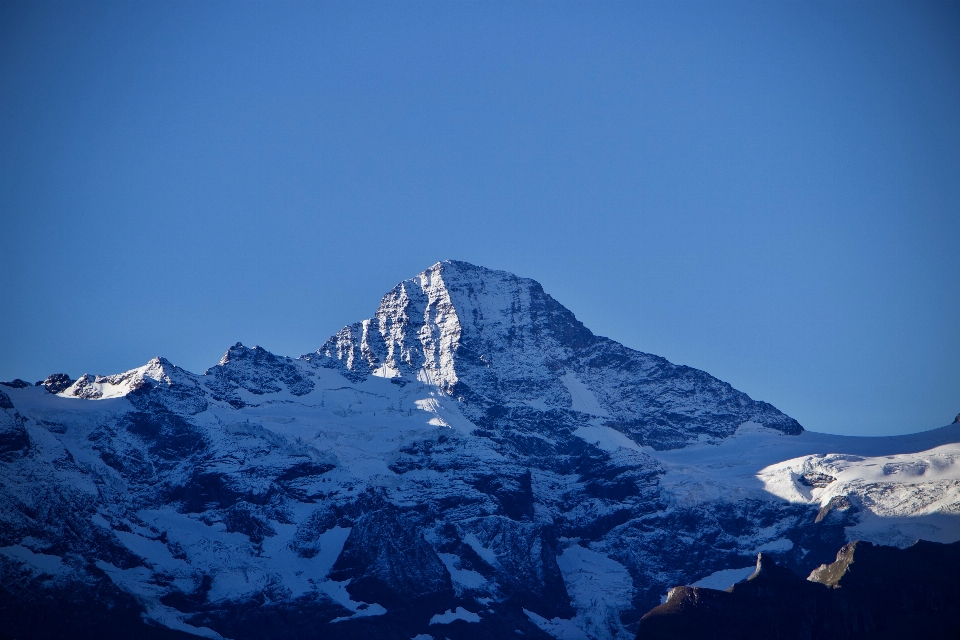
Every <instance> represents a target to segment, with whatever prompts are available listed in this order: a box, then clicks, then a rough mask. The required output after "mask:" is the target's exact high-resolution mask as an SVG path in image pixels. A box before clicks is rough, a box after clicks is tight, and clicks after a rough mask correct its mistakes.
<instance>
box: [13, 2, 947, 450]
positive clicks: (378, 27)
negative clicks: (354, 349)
mask: <svg viewBox="0 0 960 640" xmlns="http://www.w3.org/2000/svg"><path fill="white" fill-rule="evenodd" d="M958 7H960V4H957V3H946V2H944V3H924V2H918V1H916V0H911V1H909V2H902V3H895V4H884V3H878V2H865V3H853V2H836V1H830V2H824V3H815V2H771V1H763V2H758V3H748V4H736V3H729V2H723V3H716V2H708V3H702V4H701V3H693V2H662V3H661V2H646V3H643V2H641V3H636V2H630V3H615V2H606V3H600V2H589V3H588V2H584V3H566V2H538V3H533V2H530V3H522V2H509V3H502V4H498V3H495V2H486V1H485V2H477V3H473V2H436V3H434V2H410V3H395V2H390V3H383V4H370V3H356V2H344V3H322V2H320V3H305V4H299V3H293V2H269V3H255V2H240V3H204V2H184V3H176V2H166V1H165V2H157V3H149V2H147V3H143V2H120V3H116V4H104V3H79V2H68V3H65V4H61V5H55V4H44V3H41V2H33V1H31V2H28V3H22V4H19V3H11V2H7V1H3V2H2V3H0V162H2V168H0V379H2V380H8V379H11V378H14V377H21V378H25V379H28V380H30V381H35V380H37V379H40V378H43V377H45V376H46V375H48V374H50V373H53V372H61V371H62V372H66V373H68V374H70V375H71V376H73V377H77V376H78V375H80V374H82V373H84V372H89V373H102V374H108V373H116V372H120V371H124V370H126V369H130V368H133V367H135V366H139V365H141V364H143V363H144V362H146V361H147V360H148V359H149V358H151V357H153V356H155V355H163V356H166V357H167V358H169V359H170V360H172V361H173V362H175V363H177V364H179V365H181V366H183V367H185V368H187V369H189V370H192V371H197V372H201V371H203V370H204V369H206V368H207V367H208V366H212V365H213V364H215V363H216V362H217V360H218V359H219V358H220V356H221V355H222V353H223V352H224V351H225V350H226V349H227V348H228V347H229V346H230V345H231V344H233V343H234V342H237V341H238V340H239V341H242V342H243V343H245V344H248V345H254V344H259V345H262V346H263V347H265V348H267V349H270V350H271V351H274V352H276V353H280V354H285V355H293V356H296V355H299V354H302V353H306V352H309V351H313V350H315V349H316V348H317V347H318V346H320V344H322V343H323V341H324V340H325V339H326V338H327V337H328V336H330V335H331V334H333V333H334V332H335V331H336V330H338V329H339V328H340V327H341V326H343V325H345V324H347V323H350V322H353V321H356V320H360V319H362V318H367V317H369V316H370V315H372V313H373V311H374V310H375V308H376V305H377V303H378V302H379V300H380V297H381V296H382V294H383V293H385V292H386V291H387V290H388V289H389V288H390V287H392V286H393V285H394V284H396V283H397V282H398V281H400V280H402V279H404V278H408V277H411V276H413V275H414V274H416V273H418V272H419V271H421V270H423V269H424V268H426V267H427V266H429V265H431V264H432V263H434V262H436V261H437V260H441V259H446V258H455V259H461V260H467V261H470V262H473V263H477V264H482V265H485V266H488V267H492V268H498V269H505V270H508V271H512V272H514V273H517V274H520V275H524V276H529V277H533V278H535V279H537V280H539V281H540V282H541V283H542V284H543V285H544V288H545V289H546V290H547V291H548V292H549V293H551V294H552V295H553V296H554V297H555V298H557V299H558V300H559V301H560V302H561V303H563V304H564V305H566V306H567V307H569V308H570V309H571V310H573V311H574V313H576V314H577V316H578V317H579V318H580V319H581V320H583V321H584V322H585V323H586V325H587V326H588V327H590V328H591V329H592V330H593V331H594V332H596V333H598V334H601V335H606V336H609V337H611V338H614V339H616V340H619V341H620V342H623V343H624V344H626V345H628V346H630V347H633V348H636V349H640V350H643V351H648V352H651V353H656V354H659V355H662V356H665V357H667V358H669V359H670V360H672V361H674V362H677V363H682V364H687V365H691V366H694V367H698V368H701V369H704V370H706V371H708V372H710V373H711V374H713V375H715V376H717V377H719V378H721V379H723V380H726V381H728V382H730V383H731V384H733V385H734V386H735V387H737V388H739V389H741V390H743V391H746V392H747V393H749V394H750V395H751V396H753V397H754V398H758V399H762V400H766V401H769V402H771V403H773V404H774V405H775V406H777V407H778V408H780V409H782V410H783V411H785V412H786V413H788V414H790V415H791V416H793V417H795V418H797V419H798V420H799V421H800V423H801V424H803V425H804V426H806V427H807V428H808V429H812V430H816V431H828V432H835V433H849V434H864V435H868V434H876V435H880V434H892V433H901V432H909V431H919V430H924V429H929V428H934V427H938V426H941V425H944V424H947V423H949V422H951V421H952V420H953V418H954V416H955V415H956V414H957V412H960V9H958Z"/></svg>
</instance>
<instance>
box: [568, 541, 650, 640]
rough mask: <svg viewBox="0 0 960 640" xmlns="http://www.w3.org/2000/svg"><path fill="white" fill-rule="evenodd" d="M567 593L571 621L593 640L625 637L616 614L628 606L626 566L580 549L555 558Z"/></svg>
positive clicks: (629, 586)
mask: <svg viewBox="0 0 960 640" xmlns="http://www.w3.org/2000/svg"><path fill="white" fill-rule="evenodd" d="M557 565H559V567H560V573H561V574H562V575H563V582H564V584H566V587H567V593H569V594H570V598H571V600H572V601H573V606H574V608H576V610H577V615H576V617H574V619H573V621H574V623H575V624H576V626H577V627H579V628H580V629H581V630H582V631H583V632H584V633H585V634H586V635H587V636H589V637H593V638H624V639H626V638H629V637H630V634H629V633H627V630H626V629H624V628H623V624H622V623H621V622H620V612H621V611H622V610H624V609H628V608H629V607H630V599H631V598H632V597H633V579H632V578H631V577H630V573H629V572H628V571H627V569H626V567H624V566H623V565H622V564H620V563H619V562H617V561H616V560H613V559H611V558H609V557H607V556H605V555H604V554H602V553H598V552H596V551H593V550H591V549H586V548H584V547H580V546H572V547H569V548H567V549H566V550H565V551H564V552H563V553H562V554H561V555H560V556H558V557H557Z"/></svg>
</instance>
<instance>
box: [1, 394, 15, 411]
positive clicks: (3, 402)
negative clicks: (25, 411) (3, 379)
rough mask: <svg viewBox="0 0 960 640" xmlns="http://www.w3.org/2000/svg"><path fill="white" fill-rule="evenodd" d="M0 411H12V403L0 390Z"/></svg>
mask: <svg viewBox="0 0 960 640" xmlns="http://www.w3.org/2000/svg"><path fill="white" fill-rule="evenodd" d="M0 409H13V401H12V400H10V396H8V395H7V394H5V393H4V392H3V391H2V390H0Z"/></svg>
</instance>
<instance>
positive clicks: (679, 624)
mask: <svg viewBox="0 0 960 640" xmlns="http://www.w3.org/2000/svg"><path fill="white" fill-rule="evenodd" d="M958 572H960V543H957V542H955V543H953V544H939V543H936V542H925V541H919V542H917V543H915V544H914V545H912V546H910V547H908V548H906V549H898V548H896V547H887V546H876V545H873V544H871V543H869V542H853V543H850V544H848V545H845V546H844V547H843V548H842V549H840V551H839V553H837V559H836V561H835V562H833V563H831V564H829V565H826V564H825V565H821V566H820V567H819V568H817V569H815V570H814V571H813V572H812V573H811V574H810V576H809V577H808V578H807V579H806V580H804V579H802V578H800V577H799V576H797V575H796V574H794V573H793V572H791V571H789V570H787V569H784V568H782V567H779V566H777V564H776V562H775V561H774V560H773V559H771V558H769V557H766V556H765V555H764V554H762V553H761V554H760V555H759V556H758V557H757V567H756V570H755V571H754V573H753V574H752V575H751V576H750V577H749V578H747V579H746V580H745V581H743V582H739V583H737V584H735V585H733V586H732V587H730V588H729V589H727V590H725V591H717V590H714V589H704V588H698V587H677V588H675V589H672V590H671V591H670V595H669V596H668V598H667V601H666V602H665V603H664V604H661V605H660V606H658V607H656V608H655V609H653V610H652V611H650V612H648V613H647V614H646V615H644V616H643V618H642V619H641V620H640V625H639V631H638V633H637V638H638V640H658V639H661V638H662V639H663V640H667V639H673V638H695V637H701V636H704V635H709V636H710V637H712V638H717V639H718V640H725V639H727V638H729V639H731V640H733V639H736V640H751V639H753V638H756V639H757V640H761V639H766V638H780V639H782V640H803V639H804V638H823V639H841V638H842V639H851V640H852V639H854V638H877V639H883V638H891V639H893V638H905V637H907V638H909V637H913V638H917V637H927V636H930V637H940V638H956V637H958V636H960V618H958V617H957V614H956V613H957V611H960V592H958V591H957V588H956V587H957V585H956V575H957V574H958Z"/></svg>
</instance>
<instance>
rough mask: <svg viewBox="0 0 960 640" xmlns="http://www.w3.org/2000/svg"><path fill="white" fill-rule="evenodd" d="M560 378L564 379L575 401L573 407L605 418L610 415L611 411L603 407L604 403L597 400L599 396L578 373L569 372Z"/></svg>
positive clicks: (575, 409)
mask: <svg viewBox="0 0 960 640" xmlns="http://www.w3.org/2000/svg"><path fill="white" fill-rule="evenodd" d="M560 380H562V381H563V384H564V386H565V387H566V388H567V391H569V392H570V397H571V398H572V401H573V404H572V405H571V408H572V409H573V410H574V411H580V412H582V413H589V414H590V415H593V416H601V417H604V418H609V417H610V413H609V412H608V411H607V410H606V409H604V408H603V405H601V404H600V401H599V400H597V396H596V395H595V394H594V393H593V391H591V390H590V387H588V386H587V385H585V384H584V383H583V381H582V380H580V378H578V377H577V376H576V374H574V373H572V372H568V373H566V374H564V375H563V376H561V378H560Z"/></svg>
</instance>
